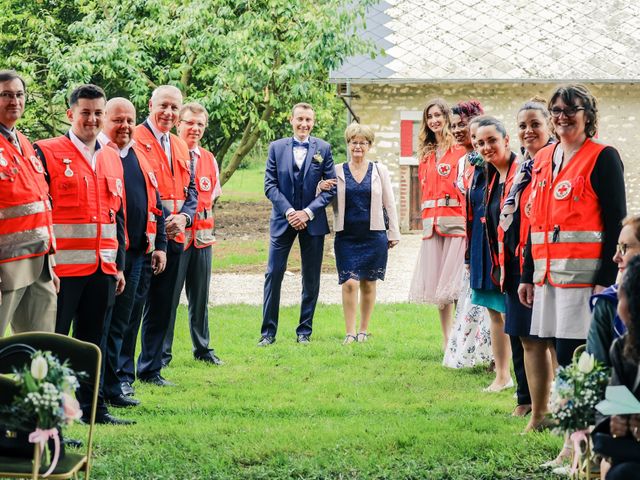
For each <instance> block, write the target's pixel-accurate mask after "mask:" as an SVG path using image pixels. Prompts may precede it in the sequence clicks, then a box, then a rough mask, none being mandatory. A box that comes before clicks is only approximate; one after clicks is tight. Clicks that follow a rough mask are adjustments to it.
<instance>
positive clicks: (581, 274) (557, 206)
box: [529, 139, 606, 287]
mask: <svg viewBox="0 0 640 480" xmlns="http://www.w3.org/2000/svg"><path fill="white" fill-rule="evenodd" d="M556 147H557V145H549V146H547V147H545V148H543V149H542V150H540V151H539V152H538V154H537V155H536V157H535V164H534V168H533V174H532V181H531V185H532V190H531V197H530V200H529V202H530V203H531V215H530V222H531V253H532V255H533V261H534V268H535V273H534V277H533V279H534V282H535V283H537V284H538V285H542V284H543V283H544V282H545V280H548V281H549V283H550V284H551V285H554V286H557V287H591V286H593V285H594V283H593V282H594V278H595V274H596V272H597V271H598V268H599V267H600V262H601V257H602V241H603V224H602V212H601V210H600V203H599V201H598V197H597V195H596V193H595V191H594V190H593V186H592V185H591V173H592V172H593V168H594V167H595V164H596V160H597V159H598V155H599V154H600V152H601V151H602V150H603V149H604V148H605V147H606V145H602V144H599V143H595V142H593V141H592V140H589V139H587V140H586V141H585V142H584V144H583V145H582V147H580V150H578V152H577V153H576V154H575V155H574V157H573V158H572V159H571V161H570V162H569V163H568V164H567V165H566V166H565V167H564V168H563V169H562V170H561V171H560V173H559V174H558V176H557V177H556V179H555V180H552V175H553V165H552V163H553V162H552V159H553V152H554V151H555V149H556Z"/></svg>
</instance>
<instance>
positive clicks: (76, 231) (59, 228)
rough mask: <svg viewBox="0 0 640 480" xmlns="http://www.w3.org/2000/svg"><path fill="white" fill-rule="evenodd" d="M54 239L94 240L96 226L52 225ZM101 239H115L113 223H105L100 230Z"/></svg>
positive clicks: (84, 224) (115, 227)
mask: <svg viewBox="0 0 640 480" xmlns="http://www.w3.org/2000/svg"><path fill="white" fill-rule="evenodd" d="M53 232H54V234H55V236H56V238H95V237H96V236H97V235H98V225H97V224H95V223H77V224H76V223H63V224H60V223H56V224H54V225H53ZM100 237H101V238H112V239H115V238H117V226H116V224H115V223H105V224H103V225H102V226H101V229H100Z"/></svg>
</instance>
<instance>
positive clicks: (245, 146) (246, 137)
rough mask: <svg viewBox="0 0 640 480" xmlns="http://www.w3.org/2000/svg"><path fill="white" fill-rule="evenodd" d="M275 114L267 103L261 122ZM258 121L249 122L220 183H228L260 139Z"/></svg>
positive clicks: (223, 172) (221, 176) (221, 175)
mask: <svg viewBox="0 0 640 480" xmlns="http://www.w3.org/2000/svg"><path fill="white" fill-rule="evenodd" d="M272 114H273V107H272V106H271V105H267V106H266V107H265V109H264V111H263V112H262V115H261V116H260V122H267V121H269V119H270V118H271V115H272ZM260 122H258V123H255V124H254V123H251V122H249V123H248V124H247V126H246V127H245V129H244V132H242V139H241V140H240V144H239V145H238V148H237V149H236V151H235V152H233V157H231V161H230V162H229V163H228V164H227V166H226V168H225V169H224V170H223V171H222V173H221V174H220V184H221V185H224V184H225V183H227V180H229V178H231V175H233V172H235V171H236V169H237V168H238V166H239V165H240V163H241V162H242V159H243V158H244V157H246V156H247V154H248V153H249V152H250V151H251V149H252V148H253V147H254V145H255V144H256V142H257V141H258V139H259V138H260V128H259V124H260Z"/></svg>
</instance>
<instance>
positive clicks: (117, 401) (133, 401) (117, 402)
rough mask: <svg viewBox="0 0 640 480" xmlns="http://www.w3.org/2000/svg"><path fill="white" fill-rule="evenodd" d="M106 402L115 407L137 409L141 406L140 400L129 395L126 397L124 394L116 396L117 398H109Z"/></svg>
mask: <svg viewBox="0 0 640 480" xmlns="http://www.w3.org/2000/svg"><path fill="white" fill-rule="evenodd" d="M105 401H106V402H107V403H108V404H109V405H113V406H114V407H137V406H138V405H140V400H138V399H137V398H133V397H130V396H129V395H125V394H124V393H121V394H120V395H116V396H115V397H111V398H107V399H106V400H105Z"/></svg>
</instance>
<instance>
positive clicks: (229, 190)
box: [220, 166, 264, 202]
mask: <svg viewBox="0 0 640 480" xmlns="http://www.w3.org/2000/svg"><path fill="white" fill-rule="evenodd" d="M238 200H239V201H243V202H261V201H264V166H260V167H258V166H253V167H252V168H244V169H238V170H236V171H235V172H234V173H233V175H232V176H231V178H230V179H229V181H228V182H227V183H225V184H224V185H223V186H222V196H221V197H220V201H221V202H230V201H238Z"/></svg>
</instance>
